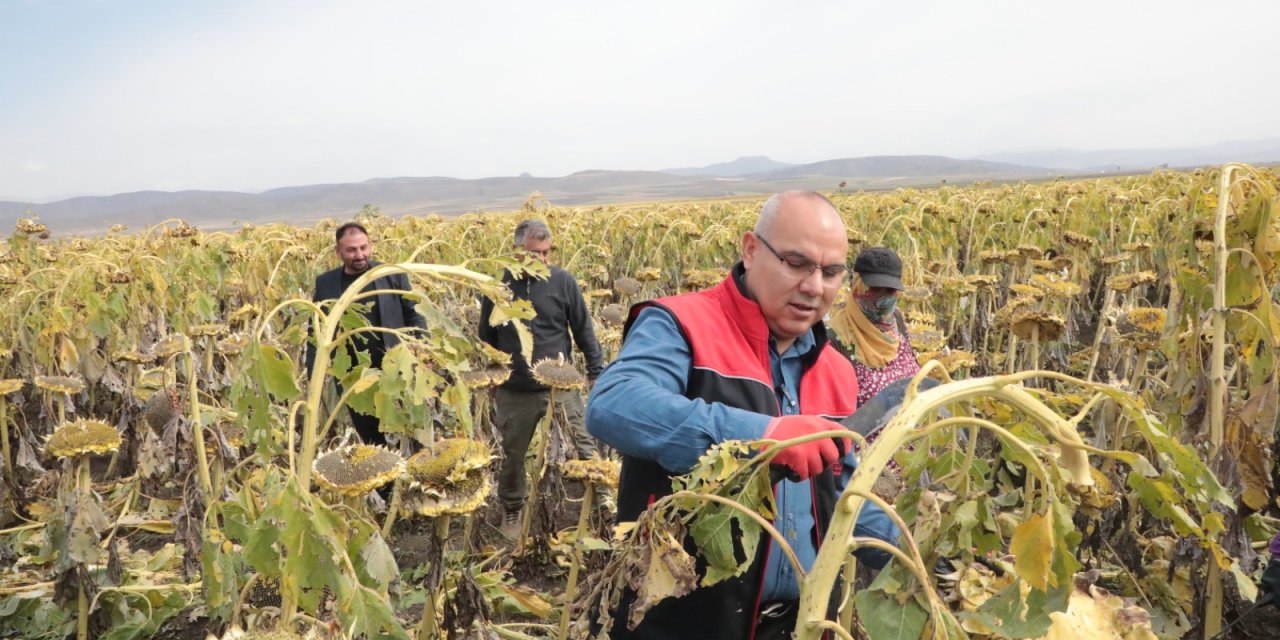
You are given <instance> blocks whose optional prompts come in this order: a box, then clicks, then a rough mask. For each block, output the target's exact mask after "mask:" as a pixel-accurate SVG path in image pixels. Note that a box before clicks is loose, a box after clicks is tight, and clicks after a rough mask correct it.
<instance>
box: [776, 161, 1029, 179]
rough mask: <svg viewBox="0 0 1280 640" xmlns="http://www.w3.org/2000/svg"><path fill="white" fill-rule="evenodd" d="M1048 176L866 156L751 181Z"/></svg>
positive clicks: (995, 165)
mask: <svg viewBox="0 0 1280 640" xmlns="http://www.w3.org/2000/svg"><path fill="white" fill-rule="evenodd" d="M1047 173H1050V172H1049V171H1048V170H1047V169H1041V168H1037V167H1028V166H1020V165H1016V164H1009V163H1004V162H988V161H986V160H956V159H954V158H947V157H944V156H868V157H865V158H845V159H842V160H824V161H822V162H814V163H812V164H802V165H798V166H793V167H787V168H785V169H775V170H773V171H769V172H766V173H761V174H755V175H753V176H751V177H753V178H764V179H775V180H776V179H784V178H799V177H803V176H831V177H836V178H839V177H848V178H897V177H904V178H912V177H921V176H930V177H937V178H984V177H996V176H1019V177H1033V176H1036V175H1040V174H1047Z"/></svg>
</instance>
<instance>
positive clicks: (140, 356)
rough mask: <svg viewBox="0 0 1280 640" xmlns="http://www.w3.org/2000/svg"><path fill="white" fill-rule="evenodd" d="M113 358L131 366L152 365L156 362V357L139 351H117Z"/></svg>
mask: <svg viewBox="0 0 1280 640" xmlns="http://www.w3.org/2000/svg"><path fill="white" fill-rule="evenodd" d="M112 357H113V358H115V359H116V360H120V361H122V362H128V363H130V364H151V363H152V362H155V360H156V357H155V356H153V355H151V354H149V353H143V352H141V351H137V350H129V351H117V352H116V353H114V354H112Z"/></svg>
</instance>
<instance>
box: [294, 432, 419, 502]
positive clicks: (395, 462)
mask: <svg viewBox="0 0 1280 640" xmlns="http://www.w3.org/2000/svg"><path fill="white" fill-rule="evenodd" d="M404 468H405V465H404V460H403V459H402V458H401V457H400V456H399V455H397V454H396V453H395V452H393V451H391V450H390V449H387V448H385V447H375V446H372V445H367V444H356V445H347V446H345V447H341V448H338V449H334V450H333V451H330V452H328V453H326V454H324V455H322V456H320V457H318V458H316V461H315V462H314V463H313V464H312V471H313V472H314V473H315V478H316V483H317V484H319V485H320V486H321V487H324V488H325V489H328V490H329V491H332V492H334V493H337V494H339V495H343V496H349V497H354V496H362V495H364V494H366V493H369V492H370V491H373V490H374V489H377V488H378V487H381V486H382V485H384V484H387V483H388V482H391V481H392V480H395V479H396V478H398V477H400V475H401V474H402V473H404Z"/></svg>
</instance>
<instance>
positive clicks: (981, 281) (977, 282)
mask: <svg viewBox="0 0 1280 640" xmlns="http://www.w3.org/2000/svg"><path fill="white" fill-rule="evenodd" d="M964 279H965V281H967V282H968V283H969V284H970V285H971V286H973V288H974V289H990V288H991V287H994V286H996V285H997V284H1000V276H997V275H995V274H992V273H975V274H971V275H967V276H965V277H964Z"/></svg>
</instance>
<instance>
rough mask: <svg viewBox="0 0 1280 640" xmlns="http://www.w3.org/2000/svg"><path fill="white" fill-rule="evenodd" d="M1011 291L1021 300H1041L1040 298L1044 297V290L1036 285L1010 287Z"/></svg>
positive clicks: (1018, 284) (1022, 284)
mask: <svg viewBox="0 0 1280 640" xmlns="http://www.w3.org/2000/svg"><path fill="white" fill-rule="evenodd" d="M1009 290H1010V291H1012V292H1013V293H1014V295H1016V296H1017V297H1019V298H1026V299H1030V300H1039V299H1040V298H1043V297H1044V290H1043V289H1041V288H1040V287H1037V286H1035V285H1032V284H1025V283H1022V282H1018V283H1015V284H1011V285H1009Z"/></svg>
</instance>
